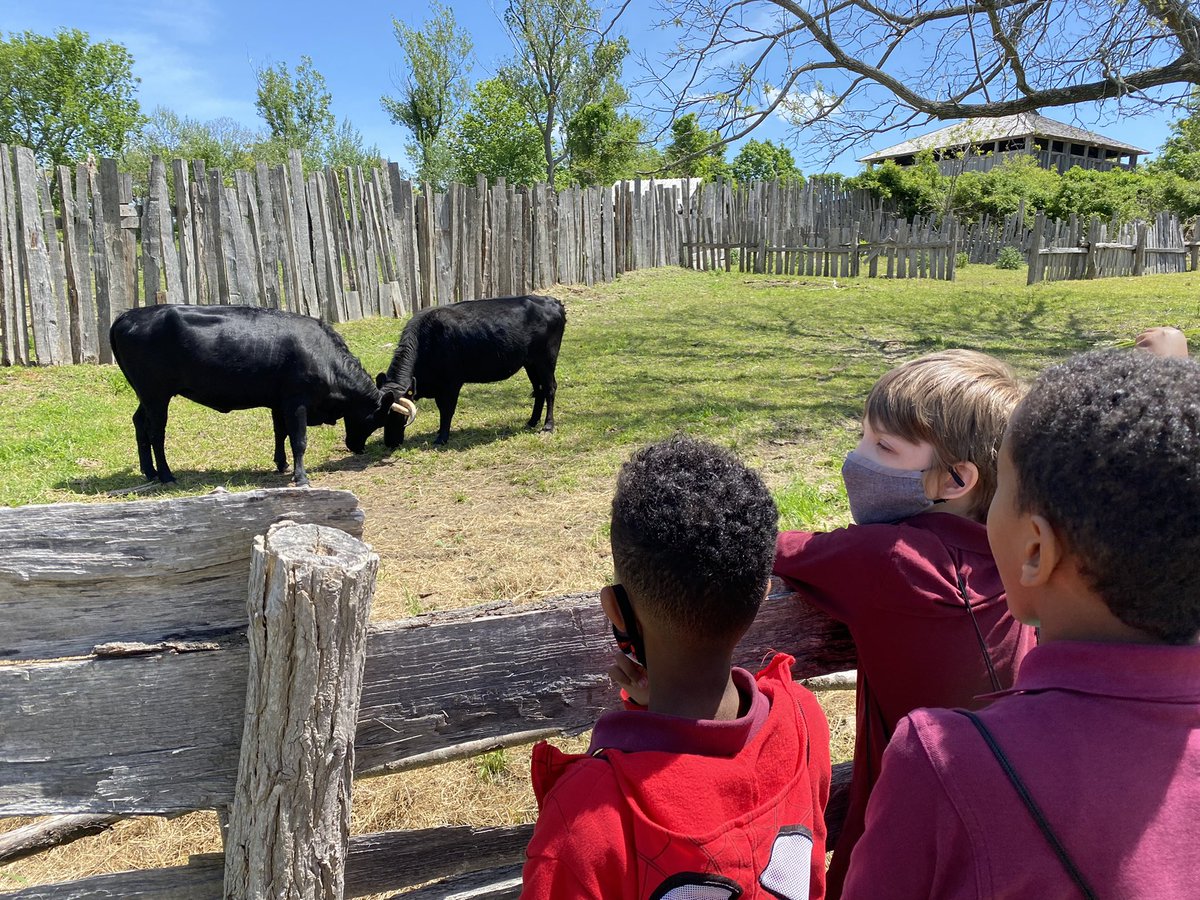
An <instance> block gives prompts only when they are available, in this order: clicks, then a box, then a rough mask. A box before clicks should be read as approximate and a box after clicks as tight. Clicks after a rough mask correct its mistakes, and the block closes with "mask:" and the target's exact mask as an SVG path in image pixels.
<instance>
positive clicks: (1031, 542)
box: [1021, 515, 1066, 587]
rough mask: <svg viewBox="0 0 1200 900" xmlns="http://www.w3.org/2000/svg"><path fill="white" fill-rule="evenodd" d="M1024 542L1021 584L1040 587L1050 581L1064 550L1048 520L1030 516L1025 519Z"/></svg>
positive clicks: (1043, 517)
mask: <svg viewBox="0 0 1200 900" xmlns="http://www.w3.org/2000/svg"><path fill="white" fill-rule="evenodd" d="M1024 537H1025V540H1024V544H1023V546H1022V548H1021V584H1022V585H1024V586H1025V587H1040V586H1041V585H1044V584H1046V582H1048V581H1049V580H1050V576H1051V575H1053V574H1054V570H1055V569H1056V568H1058V564H1059V563H1060V562H1061V561H1062V559H1063V555H1064V553H1063V551H1064V550H1065V549H1066V548H1065V546H1064V545H1063V542H1062V540H1061V539H1060V538H1059V536H1058V534H1057V533H1056V532H1055V531H1054V527H1053V526H1052V525H1051V524H1050V520H1049V519H1047V518H1046V517H1045V516H1038V515H1031V516H1029V517H1028V518H1027V519H1026V530H1025V536H1024Z"/></svg>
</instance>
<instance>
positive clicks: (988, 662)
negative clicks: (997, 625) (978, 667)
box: [958, 572, 1004, 691]
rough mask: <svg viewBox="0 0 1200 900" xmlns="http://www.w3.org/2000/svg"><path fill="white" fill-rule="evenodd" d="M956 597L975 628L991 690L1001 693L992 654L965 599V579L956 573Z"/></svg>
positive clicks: (969, 603)
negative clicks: (959, 599)
mask: <svg viewBox="0 0 1200 900" xmlns="http://www.w3.org/2000/svg"><path fill="white" fill-rule="evenodd" d="M958 595H959V596H960V597H962V602H963V606H965V607H966V609H967V615H968V616H970V617H971V624H972V625H974V626H975V637H976V638H977V639H978V641H979V652H980V653H982V654H983V664H984V665H985V666H987V670H988V677H989V678H991V680H992V690H993V691H1002V690H1004V688H1003V687H1002V686H1001V684H1000V678H999V676H998V675H997V674H996V667H995V666H994V665H993V664H992V654H990V653H988V648H987V642H986V641H984V639H983V632H982V631H980V630H979V620H978V619H976V618H975V610H974V609H972V608H971V600H970V598H969V597H967V579H966V578H964V577H963V574H962V572H959V573H958Z"/></svg>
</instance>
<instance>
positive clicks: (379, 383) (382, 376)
mask: <svg viewBox="0 0 1200 900" xmlns="http://www.w3.org/2000/svg"><path fill="white" fill-rule="evenodd" d="M386 380H387V372H380V373H379V374H378V375H376V376H375V387H377V388H379V389H380V390H383V383H384V381H386Z"/></svg>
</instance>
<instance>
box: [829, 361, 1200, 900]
mask: <svg viewBox="0 0 1200 900" xmlns="http://www.w3.org/2000/svg"><path fill="white" fill-rule="evenodd" d="M987 530H988V540H989V542H990V543H991V547H992V550H993V552H994V554H995V559H996V562H997V564H998V566H999V569H1000V575H1001V577H1002V578H1003V580H1004V585H1005V587H1006V588H1007V592H1008V605H1009V607H1010V608H1011V610H1012V612H1013V615H1015V616H1016V617H1017V618H1018V619H1020V620H1021V621H1022V622H1024V623H1026V624H1028V625H1035V626H1039V628H1040V643H1039V645H1038V646H1037V647H1036V648H1035V649H1034V650H1032V651H1031V652H1030V653H1029V655H1028V656H1027V657H1026V658H1025V660H1024V661H1023V662H1022V664H1021V670H1020V673H1019V674H1018V676H1017V681H1016V684H1015V685H1014V686H1013V687H1012V689H1011V690H1007V691H1004V692H1003V693H1002V694H1000V695H999V698H998V699H996V700H994V701H993V702H992V703H991V704H990V705H989V706H988V707H987V708H986V709H984V710H983V711H981V712H980V713H978V715H976V716H968V715H966V714H964V712H963V711H962V710H918V711H916V712H914V713H912V714H911V715H909V716H907V717H906V718H905V719H904V721H902V722H901V723H900V725H899V727H898V728H897V729H896V734H895V736H894V737H893V738H892V742H891V744H890V746H889V747H888V750H887V753H886V755H885V756H884V761H883V774H882V776H881V777H880V779H879V783H878V784H877V785H876V788H875V791H874V794H873V795H872V798H871V803H870V806H869V807H868V809H867V827H866V833H865V834H864V836H863V838H862V840H861V841H860V842H859V845H858V847H857V849H856V850H855V851H854V857H853V859H852V861H851V866H850V873H849V876H848V878H847V880H846V889H845V894H844V896H846V897H854V898H870V900H876V898H879V900H888V898H922V900H925V898H936V900H949V898H963V900H966V898H971V900H976V898H980V897H996V898H1010V897H1011V898H1025V897H1038V898H1049V900H1054V898H1060V897H1061V898H1072V900H1074V898H1078V897H1113V898H1117V897H1120V898H1140V897H1146V898H1155V900H1173V898H1185V897H1188V898H1190V897H1196V896H1197V895H1198V890H1197V873H1200V840H1197V839H1196V831H1195V820H1196V811H1197V810H1200V365H1198V364H1197V363H1196V362H1195V361H1192V360H1189V359H1174V358H1173V359H1167V358H1159V357H1156V356H1152V355H1151V354H1149V353H1140V352H1133V353H1131V352H1122V351H1108V352H1097V353H1088V354H1084V355H1081V356H1077V357H1074V358H1072V359H1071V360H1069V361H1067V362H1066V363H1064V364H1062V365H1059V366H1055V367H1054V368H1051V369H1048V370H1047V371H1046V372H1045V373H1043V374H1042V376H1041V377H1040V378H1039V379H1038V380H1037V382H1036V383H1035V384H1034V385H1033V387H1032V389H1031V390H1030V392H1029V394H1028V396H1027V397H1026V398H1025V399H1024V401H1022V403H1021V405H1020V406H1019V407H1018V408H1017V410H1016V412H1015V413H1014V414H1013V417H1012V422H1011V424H1010V425H1009V428H1008V433H1007V435H1006V436H1005V439H1004V444H1003V448H1002V450H1001V454H1000V467H999V487H998V489H997V491H996V496H995V499H994V500H993V501H992V504H991V510H990V512H989V515H988V522H987Z"/></svg>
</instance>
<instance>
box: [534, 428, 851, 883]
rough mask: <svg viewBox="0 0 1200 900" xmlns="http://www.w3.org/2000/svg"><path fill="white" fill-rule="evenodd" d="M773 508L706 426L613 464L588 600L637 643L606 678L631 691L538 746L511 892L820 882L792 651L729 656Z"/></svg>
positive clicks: (818, 715) (813, 773) (821, 786)
mask: <svg viewBox="0 0 1200 900" xmlns="http://www.w3.org/2000/svg"><path fill="white" fill-rule="evenodd" d="M777 522H778V514H777V512H776V509H775V504H774V501H773V500H772V499H771V495H770V493H769V492H768V491H767V489H766V486H765V485H764V484H763V482H762V480H761V479H760V478H759V477H758V475H757V474H755V473H754V472H752V471H750V470H749V469H747V468H746V467H745V466H744V465H743V464H742V463H741V462H740V461H739V460H738V459H737V457H735V456H734V455H733V454H731V453H729V452H727V451H724V450H721V449H719V448H717V447H715V446H713V445H711V444H705V443H700V442H697V441H693V440H691V439H688V438H685V437H679V436H677V437H675V438H672V439H670V440H667V441H664V442H662V443H658V444H652V445H650V446H649V447H646V448H644V449H643V450H641V451H639V452H638V453H636V454H635V455H634V456H633V458H632V459H630V460H629V461H628V462H627V463H626V464H625V465H624V466H623V467H622V469H621V473H620V476H619V477H618V481H617V490H616V494H615V496H614V497H613V507H612V551H613V567H614V569H615V571H616V576H617V581H618V583H617V584H614V585H611V586H609V587H606V588H604V590H603V591H601V594H600V602H601V605H602V607H603V609H604V613H605V615H607V616H608V618H609V619H610V620H611V622H612V624H613V627H614V630H615V631H616V632H617V636H618V641H619V643H620V644H621V645H622V646H623V647H627V648H628V650H629V653H630V654H631V655H633V656H634V657H636V661H637V665H635V664H633V663H628V664H625V665H622V666H617V667H614V670H613V677H614V680H616V681H617V682H618V684H622V685H625V686H626V688H627V690H628V691H629V693H630V695H631V696H632V697H633V698H636V700H637V701H638V702H631V703H629V704H628V708H626V709H624V710H621V711H614V712H609V713H605V714H604V715H603V716H602V717H601V718H600V720H599V721H598V722H597V723H596V727H595V730H594V731H593V734H592V743H591V747H590V748H589V749H588V752H587V753H584V754H579V755H567V754H564V753H562V752H560V751H558V750H556V749H554V748H553V747H551V746H549V745H548V744H544V743H543V744H538V745H537V746H536V747H535V748H534V752H533V786H534V792H535V794H536V795H537V799H538V820H537V825H536V826H535V828H534V833H533V838H532V840H531V841H530V844H529V848H528V850H527V853H526V857H527V858H526V862H525V869H524V873H523V877H524V891H523V893H522V895H521V896H522V897H524V898H528V900H534V898H546V900H567V898H571V900H575V898H596V900H599V898H617V897H620V898H629V900H659V898H662V900H668V898H696V897H704V898H706V900H708V898H711V900H720V898H725V897H728V898H735V897H740V898H742V900H751V898H762V900H768V898H789V900H804V898H820V897H821V896H822V894H823V886H824V868H825V825H824V819H823V813H824V808H825V803H826V801H827V799H828V796H829V776H830V770H829V730H828V726H827V724H826V722H825V716H824V713H823V712H822V710H821V707H820V706H819V705H818V704H817V701H816V698H814V697H813V695H812V694H811V693H810V692H809V691H808V690H807V689H805V688H803V687H801V686H799V685H797V684H796V683H795V682H794V681H793V680H792V676H791V671H790V664H791V659H790V658H789V657H786V656H776V657H775V658H774V660H772V661H771V663H770V664H769V665H768V666H767V667H766V669H764V670H763V671H762V672H760V673H759V674H758V675H757V676H753V675H751V674H750V673H749V672H746V671H744V670H742V669H737V668H732V657H733V651H734V648H735V647H736V646H737V643H738V641H739V639H740V638H741V637H742V635H743V634H745V632H746V630H747V628H749V626H750V624H751V622H752V621H753V620H754V616H755V613H756V612H757V610H758V606H759V603H760V602H761V601H762V598H763V597H764V595H765V594H766V589H767V585H768V581H769V578H770V571H771V559H772V557H773V553H774V546H775V533H776V527H777ZM642 667H644V670H643V668H642ZM642 671H644V672H645V676H646V677H645V679H644V680H643V681H641V683H639V682H638V677H637V675H635V674H634V673H640V672H642ZM642 704H644V706H643V705H642Z"/></svg>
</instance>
